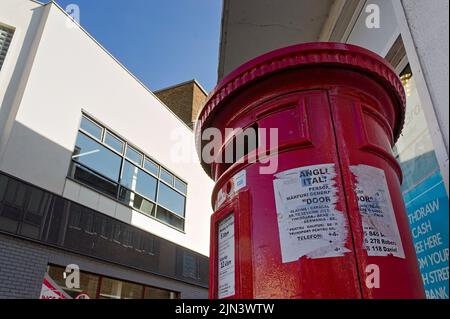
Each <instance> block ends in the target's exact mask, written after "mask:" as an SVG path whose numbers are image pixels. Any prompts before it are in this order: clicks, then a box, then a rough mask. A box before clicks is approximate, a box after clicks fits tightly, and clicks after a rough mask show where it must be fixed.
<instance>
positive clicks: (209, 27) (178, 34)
mask: <svg viewBox="0 0 450 319" xmlns="http://www.w3.org/2000/svg"><path fill="white" fill-rule="evenodd" d="M56 2H57V3H58V4H59V5H60V6H61V7H63V8H66V6H67V5H69V4H77V5H78V6H79V8H80V22H81V25H82V26H83V27H84V28H85V29H86V30H87V31H88V32H89V33H90V34H91V35H92V36H93V37H94V38H95V39H96V40H97V41H98V42H100V43H101V44H102V45H103V46H104V47H105V48H106V49H107V50H108V51H109V52H111V53H112V55H114V56H115V57H116V58H117V59H118V60H119V61H120V62H122V64H124V65H125V66H126V67H127V68H128V69H129V70H130V71H131V72H132V73H133V74H134V75H136V76H137V77H138V78H139V79H140V80H141V81H142V82H143V83H144V84H145V85H147V86H148V87H149V88H150V89H152V90H158V89H161V88H164V87H168V86H171V85H174V84H177V83H180V82H184V81H187V80H191V79H194V78H195V79H196V80H197V81H199V83H200V84H201V85H202V86H203V87H204V88H205V89H206V90H207V91H208V92H209V91H211V90H212V89H213V88H214V86H215V85H216V82H217V65H218V54H219V53H218V52H219V40H220V21H221V11H222V1H221V0H56Z"/></svg>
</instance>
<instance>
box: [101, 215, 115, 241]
mask: <svg viewBox="0 0 450 319" xmlns="http://www.w3.org/2000/svg"><path fill="white" fill-rule="evenodd" d="M112 225H113V224H112V221H111V219H109V218H103V221H102V225H101V231H100V236H101V237H103V238H105V239H110V238H111V237H112V228H113V227H112Z"/></svg>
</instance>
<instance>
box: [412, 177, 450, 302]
mask: <svg viewBox="0 0 450 319" xmlns="http://www.w3.org/2000/svg"><path fill="white" fill-rule="evenodd" d="M404 199H405V204H406V209H407V211H408V218H409V223H410V225H411V232H412V235H413V240H414V247H415V249H416V253H417V258H418V260H419V267H420V271H421V273H422V279H423V283H424V286H425V293H426V296H427V298H428V299H448V298H449V267H448V259H449V248H448V228H449V217H448V214H449V205H448V196H447V192H446V190H445V186H444V182H443V180H442V176H441V174H440V173H439V172H437V173H435V174H433V175H431V176H430V177H428V178H426V179H425V180H424V181H422V182H421V183H420V184H418V185H417V186H416V187H414V188H413V189H412V190H411V191H409V192H407V193H405V194H404Z"/></svg>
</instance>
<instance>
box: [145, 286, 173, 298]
mask: <svg viewBox="0 0 450 319" xmlns="http://www.w3.org/2000/svg"><path fill="white" fill-rule="evenodd" d="M177 298H178V294H177V293H176V292H173V291H168V290H164V289H158V288H153V287H145V292H144V299H177Z"/></svg>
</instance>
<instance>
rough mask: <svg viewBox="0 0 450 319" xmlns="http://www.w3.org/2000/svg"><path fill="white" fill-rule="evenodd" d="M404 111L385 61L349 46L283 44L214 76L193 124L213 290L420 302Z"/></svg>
mask: <svg viewBox="0 0 450 319" xmlns="http://www.w3.org/2000/svg"><path fill="white" fill-rule="evenodd" d="M404 113H405V94H404V90H403V87H402V84H401V82H400V80H399V78H398V77H397V75H396V73H395V72H394V71H393V69H392V68H391V67H390V66H389V65H388V64H387V63H386V62H385V61H384V60H383V59H382V58H380V57H379V56H377V55H375V54H374V53H372V52H369V51H367V50H365V49H362V48H359V47H355V46H351V45H344V44H336V43H312V44H302V45H296V46H292V47H287V48H283V49H280V50H276V51H273V52H270V53H268V54H265V55H263V56H260V57H258V58H256V59H254V60H252V61H250V62H248V63H246V64H244V65H242V66H241V67H239V68H238V69H237V70H235V71H234V72H232V73H231V74H230V75H228V76H227V77H226V78H224V79H223V81H221V83H220V84H219V85H218V86H217V88H216V89H215V90H214V92H213V93H212V94H211V95H210V98H209V99H208V101H207V103H206V105H205V107H204V108H203V110H202V112H201V113H200V115H199V118H198V120H199V121H198V123H197V126H196V129H195V133H196V141H197V149H198V152H199V154H202V156H201V157H202V159H201V160H202V165H203V167H204V169H205V171H206V172H207V173H208V174H209V175H210V176H211V178H213V179H214V180H215V182H216V186H215V188H214V191H213V196H212V204H213V206H214V209H215V213H214V215H213V216H212V222H211V270H210V271H211V277H210V279H211V280H210V297H211V298H220V299H223V298H423V297H424V292H423V284H422V280H421V277H420V273H419V269H418V263H417V259H416V254H415V251H414V247H413V244H412V238H411V234H410V230H409V225H408V220H407V215H406V211H405V206H404V203H403V199H402V194H401V191H400V184H401V180H402V172H401V169H400V167H399V165H398V163H397V161H396V159H395V158H394V156H393V155H392V151H391V149H392V147H393V145H394V143H395V141H396V140H397V138H398V136H399V134H400V132H401V130H402V126H403V121H404V116H405V114H404ZM251 132H254V134H252V133H251ZM219 133H220V134H219Z"/></svg>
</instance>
